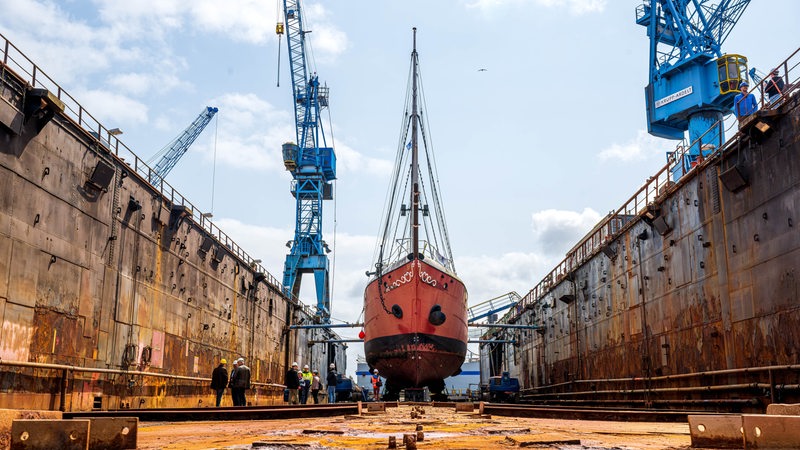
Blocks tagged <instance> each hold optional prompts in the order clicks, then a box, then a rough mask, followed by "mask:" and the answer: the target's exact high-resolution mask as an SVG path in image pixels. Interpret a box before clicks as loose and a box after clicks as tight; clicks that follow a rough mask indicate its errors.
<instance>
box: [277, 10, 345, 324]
mask: <svg viewBox="0 0 800 450" xmlns="http://www.w3.org/2000/svg"><path fill="white" fill-rule="evenodd" d="M283 13H284V21H285V31H286V44H287V47H288V50H289V67H290V71H291V78H292V97H293V99H294V113H295V141H294V142H287V143H285V144H283V149H282V152H283V163H284V166H285V167H286V170H288V171H289V172H290V173H291V174H292V184H291V189H290V190H291V193H292V195H293V196H294V198H295V200H296V209H295V234H294V239H293V240H292V241H290V242H289V244H288V245H289V246H290V248H291V250H290V252H289V254H288V255H286V262H285V264H284V271H283V287H284V291H285V292H284V293H285V294H286V295H289V296H291V297H292V298H294V299H297V297H298V295H299V293H300V281H301V279H302V275H303V274H304V273H313V274H314V282H315V287H316V294H317V311H316V317H315V319H317V320H318V321H323V322H329V320H330V288H329V279H328V272H329V262H328V256H327V253H328V252H329V249H328V246H327V244H326V243H325V241H323V240H322V217H323V216H322V205H323V201H324V200H331V199H333V185H332V183H331V182H332V181H333V180H335V179H336V154H335V153H334V150H333V148H332V147H328V146H327V142H326V138H325V130H324V128H323V126H322V123H321V120H320V117H321V116H320V112H321V111H322V110H323V109H325V108H326V107H327V106H328V87H327V86H323V85H320V82H319V77H318V76H317V74H316V72H314V73H311V74H309V71H308V64H307V59H306V34H307V33H309V31H308V30H306V29H305V28H304V25H303V24H304V18H303V13H302V8H301V5H300V2H299V1H298V0H283ZM283 31H284V24H282V23H279V24H278V25H277V27H276V32H277V33H278V35H280V34H282V33H283Z"/></svg>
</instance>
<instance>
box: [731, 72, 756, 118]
mask: <svg viewBox="0 0 800 450" xmlns="http://www.w3.org/2000/svg"><path fill="white" fill-rule="evenodd" d="M748 87H750V83H748V82H747V80H744V81H742V82H741V83H739V89H740V90H741V91H742V92H741V93H739V94H736V97H734V98H733V112H734V113H735V114H736V118H737V119H739V123H741V122H742V120H743V119H744V118H745V117H747V116H749V115H750V114H753V113H754V112H756V110H757V109H758V104H757V103H756V97H755V96H754V95H753V94H750V93H748V92H747V89H748Z"/></svg>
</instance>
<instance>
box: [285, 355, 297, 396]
mask: <svg viewBox="0 0 800 450" xmlns="http://www.w3.org/2000/svg"><path fill="white" fill-rule="evenodd" d="M283 384H285V385H286V389H289V404H291V405H296V404H297V403H298V398H297V389H298V388H299V387H300V380H299V379H298V374H297V363H296V362H295V363H292V367H291V368H290V369H289V370H287V371H286V376H285V377H284V378H283Z"/></svg>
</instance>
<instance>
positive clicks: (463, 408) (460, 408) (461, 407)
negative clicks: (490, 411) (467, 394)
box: [456, 403, 475, 413]
mask: <svg viewBox="0 0 800 450" xmlns="http://www.w3.org/2000/svg"><path fill="white" fill-rule="evenodd" d="M473 411H475V405H473V404H472V403H456V412H470V413H471V412H473Z"/></svg>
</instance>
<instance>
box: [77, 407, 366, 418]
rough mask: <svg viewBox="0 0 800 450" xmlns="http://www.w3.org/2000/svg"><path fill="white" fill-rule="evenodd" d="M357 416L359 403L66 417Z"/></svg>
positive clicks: (93, 413)
mask: <svg viewBox="0 0 800 450" xmlns="http://www.w3.org/2000/svg"><path fill="white" fill-rule="evenodd" d="M346 414H358V404H356V403H336V404H332V405H299V406H298V405H291V406H289V405H275V406H269V407H259V406H251V407H245V408H175V409H169V408H163V409H129V410H113V411H83V412H70V413H64V417H65V418H72V419H80V418H93V417H136V418H138V419H139V420H140V421H142V422H163V421H168V422H182V421H227V420H277V419H287V418H300V417H331V416H342V415H346Z"/></svg>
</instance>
